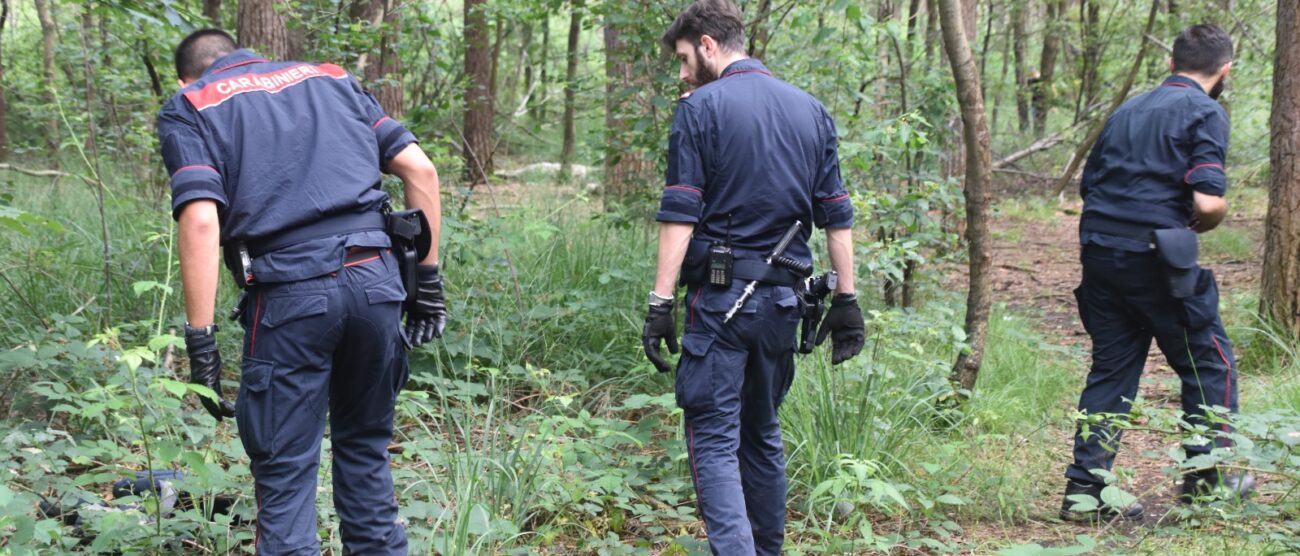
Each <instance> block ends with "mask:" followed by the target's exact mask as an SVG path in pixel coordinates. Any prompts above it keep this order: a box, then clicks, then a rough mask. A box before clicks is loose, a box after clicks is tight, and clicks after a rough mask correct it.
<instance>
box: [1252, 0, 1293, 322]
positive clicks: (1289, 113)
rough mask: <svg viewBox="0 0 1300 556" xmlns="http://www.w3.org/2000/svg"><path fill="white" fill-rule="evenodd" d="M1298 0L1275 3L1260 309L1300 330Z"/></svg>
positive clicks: (1266, 316) (1275, 319)
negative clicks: (1270, 137)
mask: <svg viewBox="0 0 1300 556" xmlns="http://www.w3.org/2000/svg"><path fill="white" fill-rule="evenodd" d="M1296 33H1300V2H1297V1H1296V0H1279V1H1278V3H1277V29H1276V36H1277V49H1276V51H1275V52H1274V57H1273V113H1272V116H1271V117H1270V119H1269V128H1270V131H1271V132H1272V139H1271V140H1270V142H1269V163H1270V165H1271V167H1272V169H1273V176H1272V180H1271V181H1270V183H1269V194H1268V215H1267V217H1266V219H1265V224H1264V268H1263V280H1262V281H1261V284H1260V296H1259V297H1260V304H1259V305H1260V313H1261V315H1262V316H1263V317H1264V318H1265V319H1267V320H1268V321H1270V322H1273V323H1276V324H1278V325H1280V326H1282V327H1285V328H1286V329H1287V330H1290V331H1291V332H1292V333H1293V334H1300V42H1297V41H1296V40H1295V37H1296Z"/></svg>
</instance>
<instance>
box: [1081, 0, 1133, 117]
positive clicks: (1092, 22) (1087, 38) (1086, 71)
mask: <svg viewBox="0 0 1300 556" xmlns="http://www.w3.org/2000/svg"><path fill="white" fill-rule="evenodd" d="M1100 26H1101V7H1100V6H1098V5H1097V2H1096V0H1081V2H1080V3H1079V29H1080V34H1081V35H1082V36H1081V37H1080V40H1081V42H1082V43H1083V56H1082V57H1081V59H1080V60H1079V83H1080V86H1079V92H1078V96H1077V97H1076V98H1075V103H1074V123H1076V124H1077V123H1079V121H1080V120H1082V119H1083V109H1084V107H1085V106H1091V105H1092V101H1093V99H1096V98H1097V86H1098V83H1097V78H1098V77H1097V71H1098V68H1099V67H1100V66H1101V50H1102V48H1101V37H1100V36H1099V35H1100V33H1101V30H1100V28H1099V27H1100ZM1150 32H1151V29H1147V33H1148V34H1150ZM1142 42H1143V43H1145V42H1146V41H1145V40H1143V41H1142Z"/></svg>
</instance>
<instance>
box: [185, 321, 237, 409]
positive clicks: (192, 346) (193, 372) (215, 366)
mask: <svg viewBox="0 0 1300 556" xmlns="http://www.w3.org/2000/svg"><path fill="white" fill-rule="evenodd" d="M215 332H216V331H215V330H212V331H208V332H206V333H200V334H192V333H190V332H189V331H187V332H186V334H185V353H186V354H188V355H189V357H190V383H192V384H199V385H202V386H207V387H208V388H211V389H212V391H213V392H216V393H217V400H216V401H213V400H211V399H209V398H207V397H204V396H200V397H199V401H201V402H203V408H204V409H206V410H208V413H210V414H212V416H213V417H215V418H216V419H217V422H218V423H219V422H221V419H222V418H225V417H234V416H235V406H234V404H231V403H230V402H229V401H227V400H226V399H225V397H224V396H222V395H221V352H220V351H218V350H217V336H216V333H215Z"/></svg>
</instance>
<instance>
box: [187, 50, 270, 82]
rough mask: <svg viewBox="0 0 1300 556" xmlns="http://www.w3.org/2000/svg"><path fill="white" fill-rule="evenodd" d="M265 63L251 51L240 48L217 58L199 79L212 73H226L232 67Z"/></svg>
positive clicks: (264, 59) (263, 59)
mask: <svg viewBox="0 0 1300 556" xmlns="http://www.w3.org/2000/svg"><path fill="white" fill-rule="evenodd" d="M265 61H266V58H263V57H261V56H258V55H257V54H256V53H254V52H253V51H252V50H249V49H247V48H241V49H239V50H236V51H234V52H231V53H230V54H227V55H225V56H222V57H220V58H217V61H215V62H212V65H210V66H208V69H206V70H203V75H201V76H199V77H200V78H203V77H207V76H209V75H212V74H214V73H220V72H223V71H226V70H228V69H230V68H233V67H238V66H243V65H246V64H256V63H259V62H265Z"/></svg>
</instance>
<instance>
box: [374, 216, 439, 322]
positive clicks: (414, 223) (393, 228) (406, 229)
mask: <svg viewBox="0 0 1300 556" xmlns="http://www.w3.org/2000/svg"><path fill="white" fill-rule="evenodd" d="M384 218H385V223H384V224H385V225H384V227H385V228H386V231H387V232H388V240H389V241H391V242H392V243H393V255H394V258H396V259H397V267H398V268H399V269H400V270H401V271H402V286H403V287H405V288H406V304H407V305H408V306H409V305H410V304H412V303H414V302H415V293H416V289H417V287H416V286H417V284H416V281H417V280H419V277H418V275H417V274H416V268H415V267H416V265H418V264H419V263H420V260H422V259H423V258H424V257H425V256H426V255H428V253H429V247H430V241H431V234H430V231H429V221H428V220H426V219H425V217H424V212H422V211H420V209H411V210H403V211H399V212H393V213H389V214H386V215H384Z"/></svg>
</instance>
